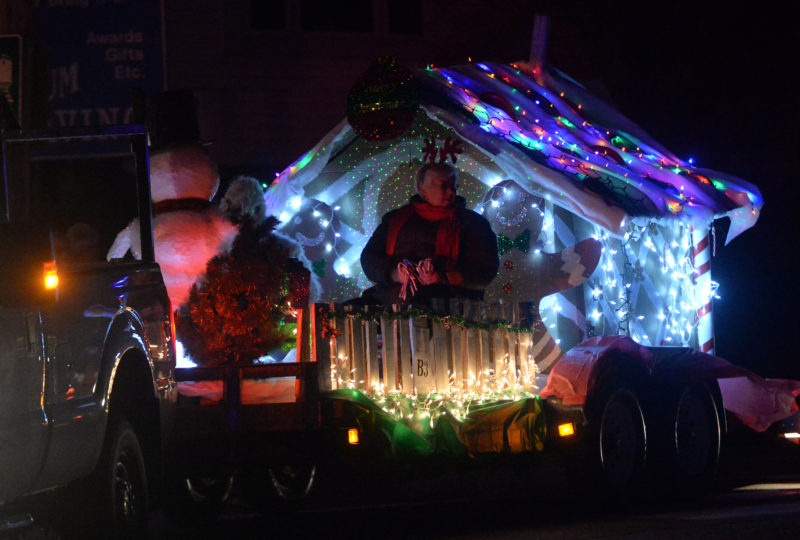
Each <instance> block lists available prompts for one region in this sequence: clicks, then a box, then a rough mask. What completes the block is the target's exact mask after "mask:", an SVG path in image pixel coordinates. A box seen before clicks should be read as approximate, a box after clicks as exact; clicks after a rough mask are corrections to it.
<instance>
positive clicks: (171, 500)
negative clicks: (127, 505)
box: [164, 473, 233, 523]
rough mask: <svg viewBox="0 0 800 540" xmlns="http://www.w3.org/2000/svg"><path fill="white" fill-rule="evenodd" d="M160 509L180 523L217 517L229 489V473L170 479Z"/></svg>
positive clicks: (231, 476)
mask: <svg viewBox="0 0 800 540" xmlns="http://www.w3.org/2000/svg"><path fill="white" fill-rule="evenodd" d="M170 484H171V485H170V486H169V489H168V496H167V500H166V501H165V504H164V508H165V510H166V512H167V514H169V516H170V517H171V518H173V519H176V520H178V521H184V522H197V521H202V522H206V523H208V522H211V521H214V520H216V519H217V517H218V516H219V515H220V514H221V513H222V510H223V509H224V507H225V503H227V502H228V499H229V498H230V495H231V491H232V490H233V475H232V474H225V473H220V474H218V475H216V476H202V477H201V476H191V477H177V478H173V479H172V480H171V482H170Z"/></svg>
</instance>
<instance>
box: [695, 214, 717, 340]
mask: <svg viewBox="0 0 800 540" xmlns="http://www.w3.org/2000/svg"><path fill="white" fill-rule="evenodd" d="M691 234H692V252H691V254H692V266H694V272H695V273H694V279H693V281H694V283H695V291H696V292H697V295H696V298H697V299H698V302H699V304H700V305H699V306H698V307H697V312H696V314H695V320H696V322H697V343H698V346H699V348H700V350H701V351H702V352H707V353H709V354H713V353H714V323H713V320H712V315H711V298H712V296H713V295H712V294H711V291H712V287H711V243H710V242H709V235H708V228H707V227H697V228H696V227H695V226H694V225H692V233H691Z"/></svg>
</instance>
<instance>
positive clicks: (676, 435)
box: [668, 384, 722, 487]
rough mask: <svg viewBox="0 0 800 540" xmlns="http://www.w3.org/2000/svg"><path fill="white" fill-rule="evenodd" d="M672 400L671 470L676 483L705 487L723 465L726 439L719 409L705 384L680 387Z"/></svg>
mask: <svg viewBox="0 0 800 540" xmlns="http://www.w3.org/2000/svg"><path fill="white" fill-rule="evenodd" d="M671 397H672V400H671V402H670V405H671V407H670V411H671V418H670V423H669V430H670V431H669V436H670V438H669V442H670V446H669V454H668V460H669V465H670V467H669V469H668V470H669V471H670V472H671V473H672V475H671V478H672V479H673V480H677V481H679V482H680V483H681V484H684V485H685V484H686V483H690V484H694V485H695V486H696V487H701V485H702V484H703V483H705V482H708V481H710V480H711V478H712V477H713V475H714V473H715V472H716V469H717V465H718V464H719V458H720V447H721V443H722V441H721V438H722V437H721V426H720V422H719V413H718V411H717V405H716V403H715V401H714V398H713V396H712V395H711V392H709V390H708V389H707V388H706V387H705V386H704V385H702V384H692V385H686V386H682V387H679V388H678V389H677V391H676V392H673V394H672V396H671Z"/></svg>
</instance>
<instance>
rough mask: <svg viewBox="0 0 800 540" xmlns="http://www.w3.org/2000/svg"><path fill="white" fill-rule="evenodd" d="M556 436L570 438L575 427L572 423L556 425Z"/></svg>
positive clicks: (573, 433)
mask: <svg viewBox="0 0 800 540" xmlns="http://www.w3.org/2000/svg"><path fill="white" fill-rule="evenodd" d="M558 435H559V436H560V437H572V436H573V435H575V425H574V424H573V423H572V422H568V423H566V424H559V425H558Z"/></svg>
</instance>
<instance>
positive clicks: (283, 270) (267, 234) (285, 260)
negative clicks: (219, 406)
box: [175, 217, 309, 366]
mask: <svg viewBox="0 0 800 540" xmlns="http://www.w3.org/2000/svg"><path fill="white" fill-rule="evenodd" d="M277 223H278V220H276V219H275V218H273V217H269V218H267V219H266V220H265V221H264V222H262V223H261V224H260V225H257V226H255V225H253V224H250V223H244V224H242V226H241V229H240V231H239V234H238V235H237V237H236V239H235V240H234V243H233V246H232V248H231V250H230V252H229V253H227V254H223V255H217V256H216V257H214V258H213V259H211V260H210V261H209V262H208V265H207V266H206V273H205V275H204V276H203V277H202V278H201V279H200V280H198V282H197V283H195V284H194V285H193V286H192V288H191V290H190V292H189V298H188V300H187V301H186V303H185V304H183V305H182V306H181V307H180V309H179V310H178V313H177V316H176V322H175V329H176V332H177V335H178V339H179V340H180V341H181V343H183V346H184V349H185V350H186V353H187V354H188V355H189V356H190V357H191V358H192V360H193V361H194V362H196V363H197V364H198V365H206V366H220V365H225V364H228V363H236V364H239V363H243V362H248V361H253V360H255V359H257V358H259V357H262V356H264V355H266V354H267V353H269V352H270V351H274V350H275V349H277V348H281V349H283V350H284V351H285V350H288V349H290V348H291V347H293V346H294V344H295V340H296V337H295V335H294V334H295V330H296V323H295V316H294V308H295V307H299V306H302V305H303V304H304V303H305V302H307V301H308V283H309V271H308V270H307V269H306V268H305V267H303V265H302V264H301V263H300V262H299V261H297V260H296V259H294V258H292V257H290V248H289V246H287V245H286V243H284V242H282V241H281V238H280V237H278V236H277V235H276V234H275V233H274V229H275V226H276V225H277Z"/></svg>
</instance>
